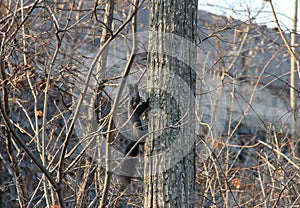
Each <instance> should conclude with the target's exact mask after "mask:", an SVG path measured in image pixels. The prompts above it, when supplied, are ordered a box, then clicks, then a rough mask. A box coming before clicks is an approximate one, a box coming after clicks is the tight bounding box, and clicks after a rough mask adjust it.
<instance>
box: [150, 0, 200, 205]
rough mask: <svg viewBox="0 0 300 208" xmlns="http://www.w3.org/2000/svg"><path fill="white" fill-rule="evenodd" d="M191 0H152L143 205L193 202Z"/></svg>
mask: <svg viewBox="0 0 300 208" xmlns="http://www.w3.org/2000/svg"><path fill="white" fill-rule="evenodd" d="M196 17H197V0H152V1H151V13H150V21H151V22H150V35H149V71H148V89H149V96H150V98H151V109H152V110H151V113H150V114H149V126H148V131H149V137H148V138H147V142H146V145H145V172H144V176H145V178H144V188H145V199H144V207H193V204H194V187H195V185H194V184H195V152H194V150H195V149H194V148H195V145H194V139H195V125H194V122H195V120H194V111H195V109H194V104H195V99H194V95H195V85H196V74H195V71H194V69H193V66H194V62H195V56H196V50H195V46H194V45H193V44H192V43H194V42H195V37H196V26H197V22H196Z"/></svg>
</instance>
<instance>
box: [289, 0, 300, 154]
mask: <svg viewBox="0 0 300 208" xmlns="http://www.w3.org/2000/svg"><path fill="white" fill-rule="evenodd" d="M297 8H298V0H294V13H293V19H292V22H293V28H292V32H291V48H292V51H293V53H294V54H295V55H296V53H297V52H296V44H297V35H296V32H297V13H298V12H297ZM296 71H297V65H296V60H294V57H293V56H291V83H290V85H291V87H290V103H291V104H290V106H291V111H292V112H293V116H292V137H293V139H296V137H297V131H298V129H297V98H296V92H295V87H296V85H295V82H296V77H295V76H296ZM294 151H295V154H296V156H297V157H299V156H300V155H299V150H298V145H297V143H296V145H295V150H294Z"/></svg>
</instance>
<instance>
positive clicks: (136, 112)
mask: <svg viewBox="0 0 300 208" xmlns="http://www.w3.org/2000/svg"><path fill="white" fill-rule="evenodd" d="M128 88H129V106H128V112H129V115H128V116H129V118H130V122H131V125H132V137H133V138H132V141H131V142H130V143H129V145H128V146H127V148H126V150H125V154H127V153H128V152H130V153H129V156H131V157H136V156H138V154H139V146H140V145H143V144H144V143H145V142H144V140H145V139H142V141H139V140H140V138H141V137H142V136H144V134H145V129H144V127H143V124H142V121H141V116H142V115H143V113H145V111H146V110H147V109H148V107H149V103H150V99H149V98H148V99H147V101H142V100H141V97H140V94H139V90H138V85H137V84H134V86H133V85H131V84H129V85H128ZM136 142H138V144H137V145H136ZM134 146H135V147H134ZM132 148H133V149H132Z"/></svg>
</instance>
